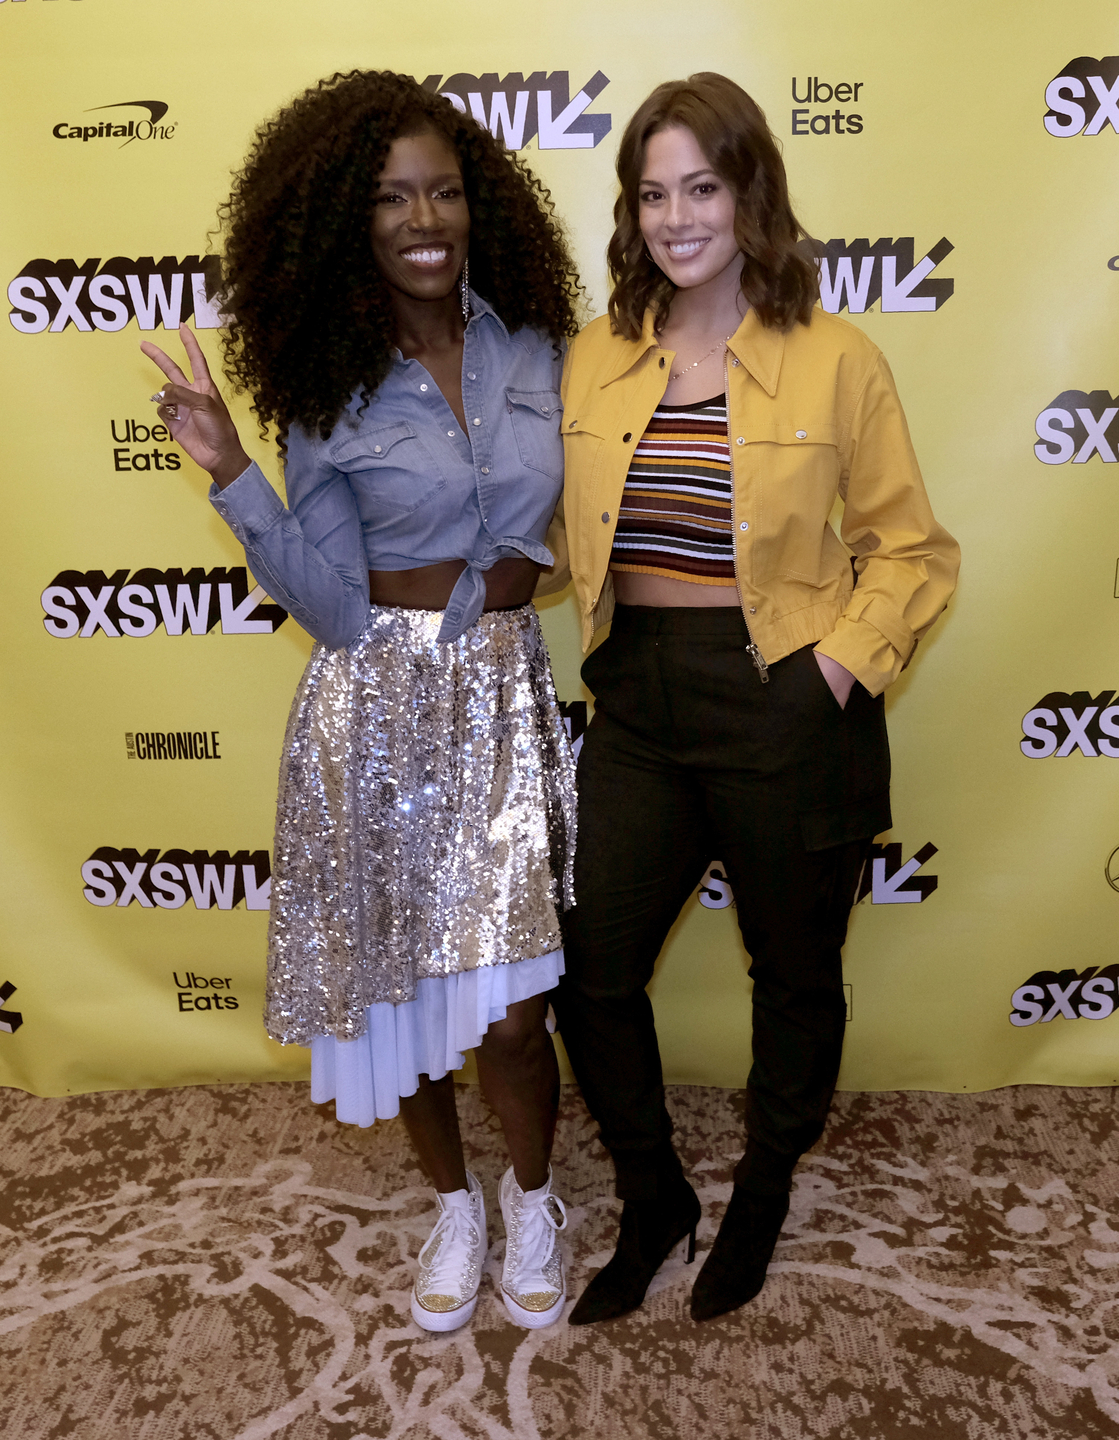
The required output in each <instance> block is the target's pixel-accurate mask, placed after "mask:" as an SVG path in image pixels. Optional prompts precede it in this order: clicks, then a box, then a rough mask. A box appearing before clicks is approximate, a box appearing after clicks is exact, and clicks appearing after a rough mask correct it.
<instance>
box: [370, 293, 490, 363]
mask: <svg viewBox="0 0 1119 1440" xmlns="http://www.w3.org/2000/svg"><path fill="white" fill-rule="evenodd" d="M466 293H467V295H468V296H469V297H470V319H469V320H468V321H467V325H466V328H467V330H469V329H470V327H471V325H473V324H474V322H475V321H480V322H482V323H483V324H485V325H496V326H497V328H498V330H499V331H500V332H501V335H502V337H503V338H504V339H506V340H508V339H509V331H508V330H507V329H506V328H505V321H504V320H502V318H501V316H500V315H499V314H498V313H497V311H496V310H495V309H494V308H493V306H492V305H491V304H490V303H489V301H488V300H484V299H483V298H482V296H481V295H479V294H478V292H477V290H475V289H474V288H473V287H472V286H471V287H470V288H468V289H467V292H466ZM479 328H481V326H480V327H479ZM391 353H392V358H393V363H394V364H396V365H404V364H406V363H407V362H406V361H405V359H404V356H403V355H402V354H401V353H400V351H399V350H398V349H397V348H396V346H395V345H394V346H393V347H392V352H391Z"/></svg>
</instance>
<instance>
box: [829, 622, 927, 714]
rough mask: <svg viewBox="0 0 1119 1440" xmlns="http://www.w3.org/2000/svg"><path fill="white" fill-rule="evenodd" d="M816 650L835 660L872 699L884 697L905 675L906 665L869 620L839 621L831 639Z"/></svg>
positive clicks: (830, 636)
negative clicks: (890, 686) (884, 692)
mask: <svg viewBox="0 0 1119 1440" xmlns="http://www.w3.org/2000/svg"><path fill="white" fill-rule="evenodd" d="M813 649H815V650H816V651H818V653H819V654H821V655H826V656H827V657H828V658H829V659H830V660H835V661H836V662H837V663H838V664H840V665H842V666H843V668H844V669H845V670H850V672H851V674H852V675H854V677H855V679H856V680H857V681H858V682H859V684H860V685H861V686H862V687H863V689H864V690H866V691H868V692H869V693H870V694H871V695H881V694H882V692H883V691H884V690H885V689H886V687H887V686H888V685H891V684H892V683H893V682H894V681H895V680H896V679H897V678H898V676H899V675H900V674H901V670H902V666H903V665H904V664H905V661H904V659H903V658H902V656H900V655H899V654H898V652H897V651H896V650H895V649H894V647H893V646H892V645H891V644H890V642H889V641H888V640H887V639H886V637H885V636H884V635H883V634H882V632H881V631H880V630H877V629H875V627H874V626H873V625H872V624H871V623H870V621H869V620H863V619H851V618H850V617H848V616H846V615H841V616H840V617H839V623H838V624H837V625H836V627H835V629H834V630H833V631H832V633H831V634H830V635H827V636H825V637H824V639H823V640H821V641H820V642H819V644H817V645H815V646H813Z"/></svg>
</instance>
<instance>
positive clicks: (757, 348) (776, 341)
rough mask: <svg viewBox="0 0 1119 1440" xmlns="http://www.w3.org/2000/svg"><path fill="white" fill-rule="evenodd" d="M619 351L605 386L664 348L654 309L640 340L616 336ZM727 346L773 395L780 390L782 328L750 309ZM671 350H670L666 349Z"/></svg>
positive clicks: (783, 349)
mask: <svg viewBox="0 0 1119 1440" xmlns="http://www.w3.org/2000/svg"><path fill="white" fill-rule="evenodd" d="M614 341H615V345H616V347H617V354H616V357H615V359H614V363H613V364H612V365H610V366H609V367H608V368H607V369H606V371H605V372H604V373H603V377H602V380H601V381H600V385H601V386H602V388H605V387H606V386H607V385H610V384H612V383H613V382H614V381H615V380H619V379H621V377H622V376H623V375H628V374H629V372H630V371H631V370H632V369H634V367H635V366H636V365H638V364H639V363H640V361H642V360H643V359H644V358H645V356H646V355H648V354H649V352H650V351H653V352H661V351H663V350H664V347H663V346H662V345H661V342H660V340H659V338H658V336H657V333H656V330H655V329H654V328H653V312H652V311H651V310H646V312H645V320H644V323H643V325H642V327H641V334H640V336H639V337H638V339H636V340H623V339H622V338H621V337H620V336H615V337H614ZM727 349H728V350H729V351H730V352H731V354H732V355H733V356H734V357H735V358H736V359H737V360H739V361H740V362H741V363H742V364H743V365H745V367H746V369H747V370H748V371H749V372H750V374H751V375H752V376H753V377H754V379H755V380H756V381H757V382H758V384H759V385H760V386H761V387H762V389H763V390H764V391H765V393H766V394H767V395H768V396H769V397H770V399H772V398H773V396H774V395H776V393H777V380H778V377H779V376H780V374H781V361H782V359H783V358H784V355H785V334H784V331H782V330H770V329H767V328H766V327H765V326H764V325H763V324H762V323H761V321H760V320H759V319H758V317H757V313H756V312H755V311H754V310H747V312H746V316H745V318H744V319H743V321H742V324H741V325H739V327H738V329H737V330H736V331H735V332H734V334H733V335H732V336H731V337H730V340H729V341H728V342H727ZM665 353H669V352H665Z"/></svg>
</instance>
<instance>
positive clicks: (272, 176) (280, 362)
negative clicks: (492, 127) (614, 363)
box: [219, 70, 580, 444]
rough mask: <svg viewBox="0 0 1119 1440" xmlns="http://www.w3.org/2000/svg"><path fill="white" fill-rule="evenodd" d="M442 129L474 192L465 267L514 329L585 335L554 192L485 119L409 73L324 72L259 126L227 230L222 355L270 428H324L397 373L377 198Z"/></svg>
mask: <svg viewBox="0 0 1119 1440" xmlns="http://www.w3.org/2000/svg"><path fill="white" fill-rule="evenodd" d="M427 130H432V131H434V132H435V133H436V134H438V135H442V136H444V137H445V138H446V139H447V141H448V142H449V143H450V145H451V146H452V147H453V149H454V150H455V152H456V154H457V155H458V157H459V162H460V164H461V166H462V174H463V181H464V184H465V190H466V198H467V203H468V205H469V207H470V222H471V239H472V242H473V243H472V244H471V250H470V283H471V286H472V288H473V289H475V290H476V291H477V292H478V294H480V295H482V296H484V297H485V299H486V300H488V301H489V303H490V304H491V305H492V306H493V307H494V309H495V310H496V311H497V313H498V314H499V315H500V316H501V319H502V320H503V321H504V323H505V325H506V326H507V327H508V329H509V330H510V331H515V330H518V329H519V328H520V327H521V326H523V325H531V326H534V327H535V328H536V329H538V330H542V331H544V332H545V333H546V334H547V335H549V336H551V338H552V339H553V340H554V341H557V342H558V341H559V340H560V339H561V338H562V337H564V336H570V335H574V334H575V332H576V330H577V329H578V328H579V327H578V320H577V316H576V311H577V308H578V306H579V302H580V286H579V281H578V277H577V275H576V273H575V268H574V265H573V264H572V261H571V257H570V255H569V253H568V249H567V244H566V241H565V239H564V236H563V233H562V231H561V229H560V226H559V224H558V222H557V221H556V219H555V217H554V207H553V205H552V201H551V197H550V196H549V194H548V192H547V190H546V189H545V188H544V186H543V185H542V184H541V183H540V181H539V180H538V179H537V178H536V177H535V176H534V175H533V174H532V172H531V171H530V170H529V169H528V168H527V166H525V165H524V164H523V163H522V161H521V160H520V159H519V158H518V157H517V156H516V155H514V154H512V153H510V152H509V151H506V150H505V149H504V147H503V146H502V145H501V144H500V142H499V141H498V140H496V139H495V138H494V137H493V136H492V135H491V134H490V133H489V131H488V130H486V129H484V128H483V127H482V126H481V125H479V124H478V122H477V121H476V120H474V119H473V118H472V117H471V116H469V115H464V114H461V113H460V112H459V111H458V110H457V109H456V108H455V107H454V106H453V105H452V104H451V103H450V101H448V100H445V99H443V97H442V96H440V95H434V94H431V93H430V92H429V91H426V90H424V89H422V88H421V86H420V85H418V84H417V83H416V81H415V80H413V79H412V78H411V77H410V76H408V75H397V74H395V73H393V72H392V71H388V70H383V71H377V70H351V71H349V72H348V73H346V74H342V73H337V74H334V75H331V76H329V78H327V79H324V80H320V81H319V82H318V84H317V85H313V86H312V87H311V88H310V89H308V90H305V91H304V92H303V94H302V95H299V96H297V97H296V99H294V100H293V101H292V102H291V103H290V104H289V105H286V106H285V107H284V108H283V109H282V110H280V111H279V112H278V113H277V114H276V115H274V116H273V117H272V118H271V119H270V120H268V121H266V122H265V123H264V124H263V125H262V126H261V127H260V129H259V130H258V131H257V134H256V138H255V140H254V142H253V145H252V148H251V149H250V151H249V155H248V158H247V160H246V161H245V164H244V167H243V168H242V169H241V170H240V171H239V172H238V173H237V174H236V176H235V177H234V184H233V191H232V194H231V195H230V198H229V200H228V201H227V202H226V203H225V204H224V205H223V206H221V208H220V210H219V222H220V225H221V230H222V232H223V233H224V257H223V280H222V285H223V290H222V296H221V305H222V309H223V311H224V312H225V316H226V320H227V324H226V329H225V332H224V334H223V336H222V347H223V352H224V360H225V370H226V374H227V375H228V377H229V379H230V380H231V381H232V382H233V384H234V387H235V388H236V390H237V393H238V394H243V393H244V392H245V391H246V390H247V391H249V393H250V394H251V395H252V397H253V402H254V403H253V411H254V413H255V414H256V416H257V418H258V420H259V421H260V423H261V427H262V429H263V428H264V427H266V426H267V425H268V424H274V425H275V426H276V427H277V429H278V432H279V436H280V441H281V444H283V440H284V437H285V436H286V434H287V431H288V428H289V426H291V425H293V424H299V425H301V426H302V427H303V428H304V429H305V430H307V431H308V432H309V433H311V434H314V433H315V432H316V431H318V433H319V434H320V435H321V436H322V437H323V438H324V439H325V438H327V437H328V436H329V434H330V432H331V430H332V429H333V427H334V425H335V424H336V422H337V420H338V418H339V416H340V414H341V412H342V410H343V408H344V406H345V405H346V404H347V402H348V401H349V399H350V397H351V396H352V395H353V394H354V392H355V391H359V392H360V393H361V394H362V396H363V399H365V400H366V401H368V399H369V397H370V396H371V395H372V393H373V392H374V391H375V390H376V388H377V386H378V385H379V384H380V383H381V381H382V380H383V379H384V377H385V375H386V374H387V373H388V370H389V367H390V364H391V358H390V350H391V347H392V345H393V343H394V341H393V319H392V312H391V309H390V306H389V301H388V291H387V287H386V284H385V282H384V280H383V279H382V277H381V275H380V272H379V271H378V270H377V268H376V265H375V264H374V261H373V251H372V241H371V225H372V217H373V207H374V203H375V199H376V193H377V188H378V184H379V180H378V177H379V175H380V174H381V171H382V170H383V169H384V165H385V160H386V158H387V156H388V151H389V147H390V146H391V145H392V143H393V141H394V140H397V139H399V138H401V137H402V136H406V135H407V136H411V135H416V134H419V133H421V132H424V131H427Z"/></svg>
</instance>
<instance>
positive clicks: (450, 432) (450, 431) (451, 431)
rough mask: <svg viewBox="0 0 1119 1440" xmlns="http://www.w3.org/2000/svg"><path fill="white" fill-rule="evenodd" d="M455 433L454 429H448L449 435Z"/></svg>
mask: <svg viewBox="0 0 1119 1440" xmlns="http://www.w3.org/2000/svg"><path fill="white" fill-rule="evenodd" d="M454 433H455V432H454V431H453V430H448V431H447V434H448V435H453V434H454Z"/></svg>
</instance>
